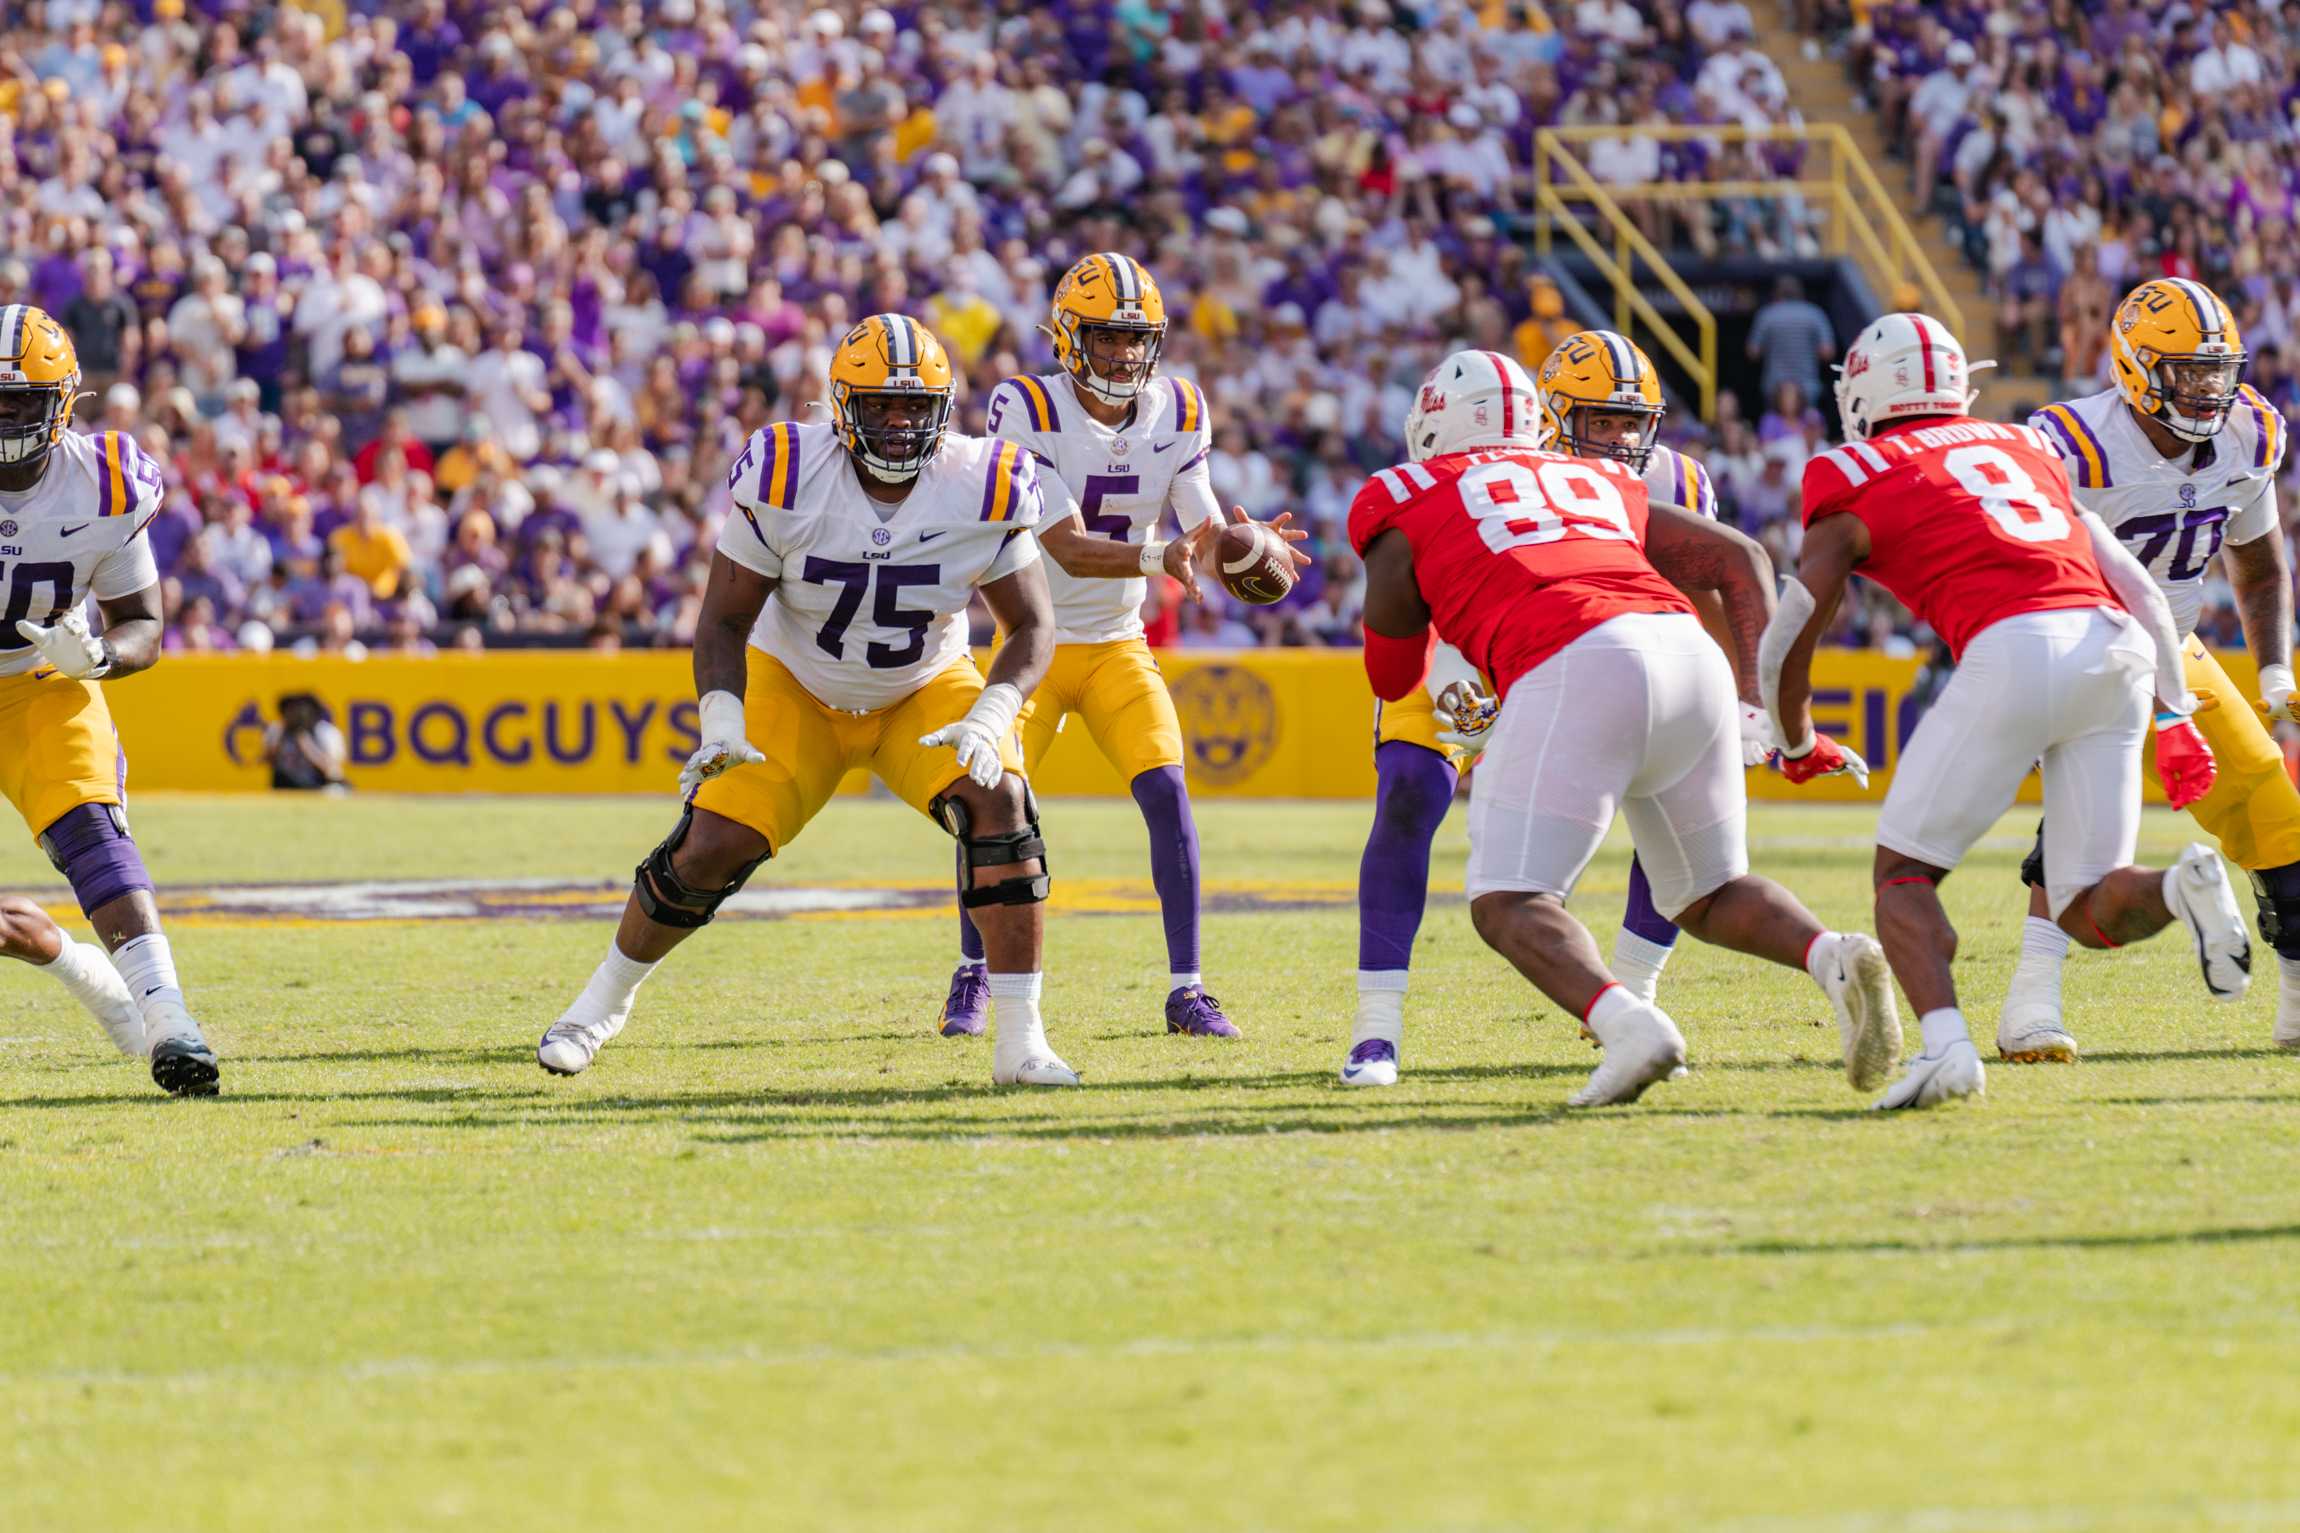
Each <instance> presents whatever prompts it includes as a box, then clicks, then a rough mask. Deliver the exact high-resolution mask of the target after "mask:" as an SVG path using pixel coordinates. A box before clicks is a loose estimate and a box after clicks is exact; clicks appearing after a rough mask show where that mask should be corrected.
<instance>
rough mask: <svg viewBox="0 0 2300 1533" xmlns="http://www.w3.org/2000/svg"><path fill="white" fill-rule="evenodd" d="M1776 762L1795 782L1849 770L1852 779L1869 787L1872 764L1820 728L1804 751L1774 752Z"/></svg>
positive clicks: (1775, 766)
mask: <svg viewBox="0 0 2300 1533" xmlns="http://www.w3.org/2000/svg"><path fill="white" fill-rule="evenodd" d="M1773 766H1774V769H1775V770H1776V771H1778V772H1779V773H1780V774H1781V775H1782V776H1783V777H1786V778H1788V779H1789V781H1791V782H1793V783H1800V784H1802V783H1809V782H1811V781H1812V780H1813V779H1814V778H1816V777H1829V776H1833V775H1835V774H1836V773H1839V772H1850V773H1851V774H1852V775H1853V781H1855V782H1857V783H1859V784H1860V785H1861V786H1862V787H1864V788H1866V787H1867V786H1868V785H1869V764H1868V763H1867V762H1866V761H1863V760H1862V759H1861V753H1860V752H1859V751H1856V750H1854V749H1853V748H1852V747H1851V746H1849V745H1840V744H1838V743H1837V742H1836V741H1835V740H1832V739H1830V738H1829V737H1828V736H1827V735H1825V734H1822V733H1821V732H1819V731H1818V730H1816V731H1814V733H1813V741H1812V743H1811V744H1810V745H1808V746H1806V747H1805V750H1804V753H1803V754H1802V755H1796V756H1792V755H1790V754H1789V753H1788V752H1787V751H1785V750H1782V751H1775V752H1774V753H1773Z"/></svg>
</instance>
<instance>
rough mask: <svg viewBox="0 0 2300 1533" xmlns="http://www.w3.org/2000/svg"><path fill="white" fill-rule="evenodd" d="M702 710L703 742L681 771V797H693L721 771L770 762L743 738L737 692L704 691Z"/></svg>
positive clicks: (741, 715) (700, 709)
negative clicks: (747, 764)
mask: <svg viewBox="0 0 2300 1533" xmlns="http://www.w3.org/2000/svg"><path fill="white" fill-rule="evenodd" d="M699 711H700V712H701V714H702V725H701V731H700V732H701V734H702V737H703V743H702V745H701V746H700V747H699V748H698V749H697V750H696V751H695V754H693V755H692V756H689V757H688V758H687V764H686V765H685V766H683V767H681V768H680V769H679V797H681V798H683V799H684V798H693V797H694V796H695V790H696V789H697V788H700V787H701V786H702V785H703V784H705V783H707V782H709V781H710V780H711V779H712V778H714V777H716V776H718V775H719V774H720V773H722V772H726V771H730V770H732V769H733V768H735V767H739V766H742V765H744V764H746V763H750V762H759V761H764V760H766V759H767V758H766V756H765V754H764V753H763V752H761V751H760V750H759V748H758V747H757V746H755V745H753V744H752V743H751V742H750V741H748V740H746V739H744V738H743V700H742V699H741V698H739V697H737V696H735V694H734V693H732V692H705V693H704V694H703V698H702V702H701V704H700V705H699Z"/></svg>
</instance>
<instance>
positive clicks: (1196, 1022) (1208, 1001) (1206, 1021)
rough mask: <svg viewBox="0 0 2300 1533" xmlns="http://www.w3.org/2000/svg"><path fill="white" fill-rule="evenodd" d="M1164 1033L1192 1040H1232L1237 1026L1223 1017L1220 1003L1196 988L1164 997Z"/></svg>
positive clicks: (1185, 986) (1184, 989)
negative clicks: (1182, 1035) (1187, 1037)
mask: <svg viewBox="0 0 2300 1533" xmlns="http://www.w3.org/2000/svg"><path fill="white" fill-rule="evenodd" d="M1166 1031H1168V1032H1170V1033H1188V1034H1189V1035H1190V1036H1191V1037H1193V1038H1235V1037H1237V1036H1238V1025H1237V1024H1236V1023H1235V1022H1232V1021H1231V1020H1230V1019H1229V1018H1228V1017H1225V1016H1223V1015H1222V1003H1221V1002H1220V1001H1217V1000H1215V999H1214V998H1213V997H1212V996H1210V995H1208V994H1207V993H1206V992H1205V991H1204V990H1202V989H1200V988H1199V987H1198V986H1196V985H1184V986H1183V987H1182V988H1181V989H1179V990H1176V991H1175V992H1174V993H1173V994H1172V995H1169V996H1168V997H1166Z"/></svg>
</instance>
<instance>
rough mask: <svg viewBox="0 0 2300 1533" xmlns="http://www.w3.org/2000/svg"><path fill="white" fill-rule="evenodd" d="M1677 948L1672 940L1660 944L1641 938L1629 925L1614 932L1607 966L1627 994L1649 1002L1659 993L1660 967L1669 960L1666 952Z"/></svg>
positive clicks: (1671, 951)
mask: <svg viewBox="0 0 2300 1533" xmlns="http://www.w3.org/2000/svg"><path fill="white" fill-rule="evenodd" d="M1675 951H1677V944H1675V943H1674V942H1672V943H1668V944H1663V943H1659V942H1655V941H1654V940H1653V939H1652V938H1650V937H1640V936H1638V935H1637V933H1635V932H1633V931H1631V930H1630V929H1629V928H1628V927H1626V926H1625V927H1623V928H1622V929H1621V930H1620V931H1619V932H1617V933H1615V934H1614V938H1613V962H1612V963H1610V964H1608V965H1607V966H1606V967H1608V968H1609V969H1611V970H1612V971H1613V977H1614V978H1615V979H1617V980H1619V981H1621V983H1622V984H1623V986H1625V987H1626V988H1627V989H1628V990H1629V992H1630V994H1632V995H1634V996H1636V997H1637V998H1638V999H1639V1000H1641V1001H1650V1000H1652V999H1653V998H1654V996H1656V995H1658V994H1660V992H1661V970H1662V968H1663V967H1664V966H1665V965H1666V964H1667V963H1668V962H1669V955H1670V954H1671V953H1673V952H1675Z"/></svg>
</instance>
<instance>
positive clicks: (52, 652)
mask: <svg viewBox="0 0 2300 1533" xmlns="http://www.w3.org/2000/svg"><path fill="white" fill-rule="evenodd" d="M16 631H17V632H18V633H20V634H22V635H23V636H24V637H25V638H26V639H27V640H29V641H30V642H31V645H32V647H33V648H34V649H36V650H38V651H39V652H40V659H41V661H42V663H43V664H46V665H52V666H54V667H55V668H56V671H57V674H59V675H62V676H69V677H71V678H72V679H73V680H74V681H89V680H92V679H94V678H96V677H99V676H102V675H103V674H104V673H105V672H106V671H108V670H110V669H111V668H112V667H111V662H109V661H108V660H106V659H105V658H104V641H103V640H102V639H99V638H97V637H96V636H95V635H93V634H91V633H89V632H88V614H87V613H86V612H85V611H83V610H82V609H81V608H78V607H74V608H73V609H72V610H71V611H69V612H67V613H65V614H64V615H63V616H62V617H60V618H58V619H56V626H55V627H53V628H43V627H42V626H41V625H39V624H38V623H34V622H30V621H24V622H20V623H18V624H17V625H16Z"/></svg>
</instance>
